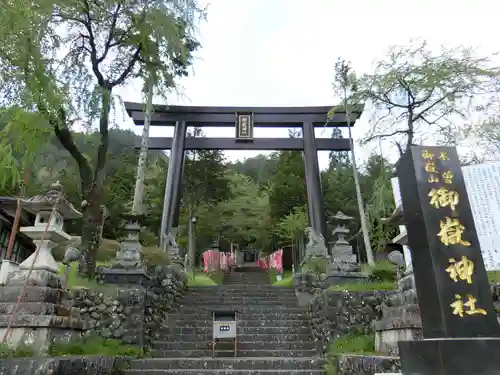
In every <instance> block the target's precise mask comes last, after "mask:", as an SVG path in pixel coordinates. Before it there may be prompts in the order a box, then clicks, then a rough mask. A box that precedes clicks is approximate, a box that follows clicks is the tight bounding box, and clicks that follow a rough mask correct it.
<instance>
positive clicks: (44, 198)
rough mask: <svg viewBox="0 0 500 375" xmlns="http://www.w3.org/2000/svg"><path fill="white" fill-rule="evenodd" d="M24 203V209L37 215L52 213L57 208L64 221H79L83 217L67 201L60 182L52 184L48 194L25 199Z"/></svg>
mask: <svg viewBox="0 0 500 375" xmlns="http://www.w3.org/2000/svg"><path fill="white" fill-rule="evenodd" d="M23 203H24V204H23V208H24V209H25V210H26V211H28V212H30V213H32V214H35V215H36V214H37V213H39V212H41V211H50V210H52V209H53V208H54V206H56V207H55V208H56V210H57V211H58V212H59V213H60V214H61V215H62V216H63V218H64V219H69V220H71V219H79V218H81V217H82V216H83V215H82V213H81V212H80V211H78V210H77V209H76V208H75V207H74V206H73V204H72V203H71V202H70V201H68V200H67V199H66V197H65V196H64V193H63V187H62V185H61V184H60V183H59V181H57V182H55V183H54V184H52V185H51V186H50V189H49V190H48V191H47V192H46V193H44V194H40V195H35V196H33V197H31V198H27V199H24V200H23Z"/></svg>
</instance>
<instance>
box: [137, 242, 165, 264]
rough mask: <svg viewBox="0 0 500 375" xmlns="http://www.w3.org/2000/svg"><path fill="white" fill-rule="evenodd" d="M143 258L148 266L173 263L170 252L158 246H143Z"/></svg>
mask: <svg viewBox="0 0 500 375" xmlns="http://www.w3.org/2000/svg"><path fill="white" fill-rule="evenodd" d="M142 259H143V260H144V262H145V263H146V266H158V265H159V266H167V265H169V264H170V263H171V262H170V258H169V256H168V254H167V253H166V252H165V251H163V250H162V249H160V248H159V247H157V246H149V247H143V248H142Z"/></svg>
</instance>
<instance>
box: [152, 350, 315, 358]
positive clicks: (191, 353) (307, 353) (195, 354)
mask: <svg viewBox="0 0 500 375" xmlns="http://www.w3.org/2000/svg"><path fill="white" fill-rule="evenodd" d="M315 354H316V351H315V350H313V349H310V350H286V349H283V350H269V349H265V350H239V349H238V352H237V357H312V356H314V355H315ZM152 355H153V357H157V358H176V357H183V358H199V357H208V356H211V355H212V349H206V350H203V349H193V350H153V351H152ZM215 356H216V357H225V358H228V357H234V352H233V350H216V352H215Z"/></svg>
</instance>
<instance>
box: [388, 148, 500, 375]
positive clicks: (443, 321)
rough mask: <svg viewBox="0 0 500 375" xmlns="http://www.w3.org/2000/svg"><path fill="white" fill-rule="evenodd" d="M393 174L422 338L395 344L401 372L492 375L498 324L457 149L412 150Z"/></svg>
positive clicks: (499, 340)
mask: <svg viewBox="0 0 500 375" xmlns="http://www.w3.org/2000/svg"><path fill="white" fill-rule="evenodd" d="M396 170H397V176H398V178H399V185H400V190H401V198H402V204H403V210H404V212H405V213H406V214H405V221H406V227H407V231H408V242H409V245H410V248H411V249H412V262H413V272H414V275H415V287H416V291H417V295H418V305H419V310H420V316H421V319H422V333H423V339H422V340H416V341H414V340H410V341H400V342H399V354H400V357H401V364H402V372H403V374H405V375H417V374H418V375H426V374H429V375H431V374H432V375H433V374H440V375H451V374H453V375H461V374H464V375H465V374H467V375H469V374H483V375H493V374H498V369H499V368H500V325H499V323H498V320H497V316H496V312H495V309H494V306H493V301H492V297H491V290H490V285H489V282H488V276H487V273H486V269H485V266H484V260H483V257H482V254H481V249H480V244H479V240H478V237H477V233H476V229H475V225H474V220H473V217H472V211H471V207H470V203H469V199H468V196H467V190H466V188H465V183H464V179H463V174H462V170H461V167H460V160H459V158H458V154H457V151H456V149H455V148H452V147H421V146H411V147H410V148H409V150H408V151H407V152H406V153H405V154H404V155H403V156H402V157H401V159H400V160H399V161H398V163H397V167H396Z"/></svg>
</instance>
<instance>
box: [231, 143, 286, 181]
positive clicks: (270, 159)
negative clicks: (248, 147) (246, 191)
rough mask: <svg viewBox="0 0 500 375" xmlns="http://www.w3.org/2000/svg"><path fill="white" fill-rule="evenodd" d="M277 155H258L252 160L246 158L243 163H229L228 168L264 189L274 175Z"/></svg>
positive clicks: (275, 153)
mask: <svg viewBox="0 0 500 375" xmlns="http://www.w3.org/2000/svg"><path fill="white" fill-rule="evenodd" d="M278 155H279V153H277V152H274V153H272V154H271V155H262V154H259V155H257V156H255V157H252V158H246V159H245V160H243V161H236V162H234V163H229V164H228V168H229V169H231V170H234V171H235V172H237V173H239V174H243V175H245V176H248V177H250V178H251V179H252V181H253V182H254V183H255V184H257V186H259V188H261V189H263V188H266V187H267V186H268V185H269V183H270V181H271V180H272V179H273V176H274V174H275V173H276V167H277V164H278Z"/></svg>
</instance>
